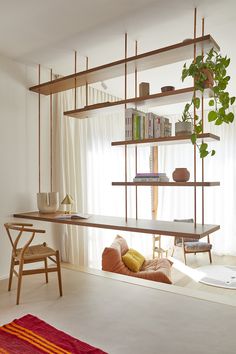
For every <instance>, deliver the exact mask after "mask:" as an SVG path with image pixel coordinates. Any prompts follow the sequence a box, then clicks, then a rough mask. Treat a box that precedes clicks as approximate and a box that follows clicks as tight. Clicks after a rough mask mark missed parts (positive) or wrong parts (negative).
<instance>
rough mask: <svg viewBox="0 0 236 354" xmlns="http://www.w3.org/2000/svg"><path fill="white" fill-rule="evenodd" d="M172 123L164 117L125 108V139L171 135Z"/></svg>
mask: <svg viewBox="0 0 236 354" xmlns="http://www.w3.org/2000/svg"><path fill="white" fill-rule="evenodd" d="M171 129H172V124H171V123H170V122H169V119H168V118H166V117H162V116H159V115H157V114H154V113H152V112H149V113H144V112H141V111H138V110H136V109H134V108H128V109H126V110H125V140H143V139H151V138H161V137H167V136H171Z"/></svg>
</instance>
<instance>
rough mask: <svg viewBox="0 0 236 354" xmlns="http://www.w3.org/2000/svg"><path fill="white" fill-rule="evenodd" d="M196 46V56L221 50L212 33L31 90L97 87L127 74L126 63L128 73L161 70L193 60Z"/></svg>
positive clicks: (55, 90) (51, 90)
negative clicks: (212, 49)
mask: <svg viewBox="0 0 236 354" xmlns="http://www.w3.org/2000/svg"><path fill="white" fill-rule="evenodd" d="M194 44H196V53H197V55H198V54H201V52H202V50H204V52H205V53H206V52H208V51H209V50H210V49H211V48H214V49H215V50H217V51H219V50H220V47H219V46H218V44H217V43H216V42H215V40H214V39H213V38H212V37H211V36H210V35H209V34H208V35H206V36H203V37H198V38H196V39H192V40H189V41H184V42H180V43H177V44H173V45H170V46H167V47H163V48H159V49H156V50H153V51H150V52H146V53H143V54H139V55H135V56H132V57H129V58H127V59H121V60H117V61H114V62H111V63H108V64H105V65H101V66H98V67H94V68H92V69H89V70H85V71H81V72H79V73H76V74H72V75H68V76H64V77H62V78H59V79H56V80H52V81H48V82H45V83H43V84H40V85H36V86H33V87H30V91H34V92H37V93H41V94H43V95H50V94H53V93H57V92H62V91H66V90H70V89H73V88H75V86H76V87H80V86H84V85H86V83H87V84H93V83H95V82H99V81H106V80H109V79H112V78H115V77H119V76H122V75H124V64H125V63H126V64H127V74H131V73H134V72H135V69H137V70H138V71H139V72H140V71H144V70H148V69H152V68H157V67H160V66H163V65H168V64H172V63H176V62H179V61H183V60H187V59H192V58H193V46H194Z"/></svg>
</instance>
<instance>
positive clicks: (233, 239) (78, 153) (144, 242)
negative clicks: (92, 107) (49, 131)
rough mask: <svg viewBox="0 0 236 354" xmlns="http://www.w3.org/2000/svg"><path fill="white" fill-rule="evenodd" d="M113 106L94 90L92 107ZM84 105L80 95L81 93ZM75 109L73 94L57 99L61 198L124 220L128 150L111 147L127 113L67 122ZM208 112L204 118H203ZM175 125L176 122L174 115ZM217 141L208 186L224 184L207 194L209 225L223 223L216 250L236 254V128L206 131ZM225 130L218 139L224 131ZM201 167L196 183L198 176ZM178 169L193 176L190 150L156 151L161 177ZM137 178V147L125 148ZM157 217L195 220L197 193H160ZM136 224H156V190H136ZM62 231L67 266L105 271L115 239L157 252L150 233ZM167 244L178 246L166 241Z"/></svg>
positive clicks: (144, 154)
mask: <svg viewBox="0 0 236 354" xmlns="http://www.w3.org/2000/svg"><path fill="white" fill-rule="evenodd" d="M108 100H109V101H112V100H115V98H114V97H112V96H110V95H108V94H105V93H103V92H101V91H98V90H96V89H93V88H89V102H90V104H93V103H98V102H102V101H108ZM78 102H79V105H81V106H83V105H84V104H85V95H84V91H83V90H82V89H79V90H78ZM72 107H73V93H72V92H67V93H61V94H58V95H57V102H56V114H55V139H54V141H55V146H54V149H55V166H56V178H55V186H57V189H58V190H59V191H60V195H61V198H63V196H64V195H65V194H66V193H70V194H71V195H72V196H73V197H74V199H75V205H74V210H77V211H81V212H85V213H91V214H100V215H111V216H112V215H114V216H124V188H123V187H115V186H114V187H113V186H112V185H111V182H112V181H123V180H124V147H111V142H112V141H116V140H123V139H124V112H118V113H115V114H105V115H104V114H102V113H101V114H100V115H97V116H96V117H93V118H89V119H74V118H68V117H64V116H63V111H66V110H69V109H71V108H72ZM206 114H207V112H206ZM170 118H171V120H172V121H173V122H174V121H175V119H177V117H170ZM205 131H207V132H208V131H210V132H212V133H215V134H217V135H220V137H221V141H220V142H217V143H210V144H211V146H212V147H213V146H215V148H216V151H217V154H216V156H215V157H207V158H206V159H205V180H206V181H217V180H219V181H221V186H220V187H208V188H205V223H210V224H220V225H221V230H220V231H218V232H217V233H215V234H213V235H212V237H211V240H212V243H213V251H214V252H215V253H218V254H230V255H236V226H235V222H234V217H235V215H236V198H235V197H236V195H235V180H236V165H235V152H236V151H235V150H236V145H235V141H236V124H235V123H234V124H232V125H229V126H226V125H225V126H222V127H214V126H213V127H211V128H210V129H209V128H208V125H207V124H206V127H205ZM219 132H220V133H219ZM149 157H150V148H149V147H142V148H139V153H138V161H139V164H138V170H139V171H143V172H147V171H149V162H150V161H149ZM200 164H201V161H200V159H199V163H198V180H200V178H201V174H200V171H201V168H200V167H201V166H200ZM176 167H187V168H188V169H189V171H190V173H191V177H193V147H192V146H191V144H189V145H173V146H162V147H160V148H159V172H166V173H167V175H168V176H169V177H171V175H172V172H173V170H174V169H175V168H176ZM133 176H134V148H129V149H128V179H129V180H132V178H133ZM158 195H159V201H158V219H160V220H172V219H174V218H191V217H193V189H192V188H191V187H189V188H177V187H176V188H173V187H172V188H170V187H169V188H167V187H163V188H159V191H158ZM200 197H201V189H200V188H199V190H198V215H197V216H198V222H201V198H200ZM128 200H129V203H128V212H129V217H135V204H134V203H135V190H134V187H132V188H128ZM138 206H139V218H148V219H149V218H151V190H150V188H148V187H142V188H139V190H138ZM60 232H61V237H60V240H61V251H62V256H63V260H64V261H68V262H71V263H73V264H80V265H86V266H90V267H95V268H100V266H101V254H102V251H103V249H104V247H106V246H107V245H109V244H110V243H111V242H112V240H113V238H114V237H115V235H116V234H122V235H124V236H125V237H126V239H127V241H128V243H129V245H130V246H131V247H134V248H136V249H138V250H139V251H140V252H142V253H143V254H144V255H146V256H149V255H151V253H152V235H147V234H146V235H142V234H133V233H132V234H131V233H124V232H116V231H114V230H105V229H95V228H82V227H64V228H63V230H60ZM165 242H166V245H169V244H170V243H172V242H173V239H172V238H170V237H169V238H165Z"/></svg>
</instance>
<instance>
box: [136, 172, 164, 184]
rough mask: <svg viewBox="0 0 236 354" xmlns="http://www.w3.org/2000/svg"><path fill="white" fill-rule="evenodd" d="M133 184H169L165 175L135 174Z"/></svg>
mask: <svg viewBox="0 0 236 354" xmlns="http://www.w3.org/2000/svg"><path fill="white" fill-rule="evenodd" d="M133 182H169V178H168V177H167V175H166V173H163V172H161V173H137V174H136V176H135V177H134V179H133Z"/></svg>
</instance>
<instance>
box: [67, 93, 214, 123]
mask: <svg viewBox="0 0 236 354" xmlns="http://www.w3.org/2000/svg"><path fill="white" fill-rule="evenodd" d="M193 91H194V88H193V87H186V88H182V89H178V90H173V91H168V92H159V93H155V94H153V95H148V96H143V97H133V98H128V99H126V100H120V101H115V102H102V103H97V104H93V105H89V106H85V107H84V108H80V109H74V110H70V111H66V112H64V115H65V116H69V117H73V118H78V119H84V118H91V117H93V116H97V115H99V114H105V113H115V112H116V111H121V110H124V109H125V105H126V106H127V108H129V106H130V107H131V108H132V107H134V106H136V107H140V106H145V108H150V107H158V106H164V105H170V104H174V103H180V102H187V101H190V100H191V99H192V95H193ZM209 92H210V91H209V90H205V96H206V97H209Z"/></svg>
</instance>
